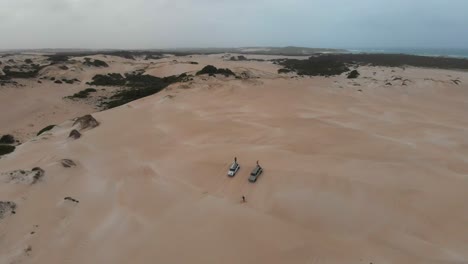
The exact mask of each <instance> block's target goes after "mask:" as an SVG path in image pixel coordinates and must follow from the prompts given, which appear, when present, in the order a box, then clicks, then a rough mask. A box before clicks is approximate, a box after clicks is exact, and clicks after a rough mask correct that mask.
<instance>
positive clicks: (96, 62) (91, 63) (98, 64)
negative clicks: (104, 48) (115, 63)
mask: <svg viewBox="0 0 468 264" xmlns="http://www.w3.org/2000/svg"><path fill="white" fill-rule="evenodd" d="M83 64H84V65H86V66H90V67H109V65H108V64H107V63H106V62H105V61H102V60H94V61H91V59H90V58H85V61H84V63H83Z"/></svg>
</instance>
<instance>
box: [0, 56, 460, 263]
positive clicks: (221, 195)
mask: <svg viewBox="0 0 468 264" xmlns="http://www.w3.org/2000/svg"><path fill="white" fill-rule="evenodd" d="M105 59H107V61H109V60H110V59H109V58H105ZM174 59H175V60H177V61H178V62H174V61H173V60H174ZM112 60H114V58H112ZM115 60H116V61H115V62H110V64H111V66H110V67H111V69H106V70H103V69H93V70H92V71H89V70H79V71H78V73H75V74H77V75H74V76H76V77H79V79H80V80H83V81H82V83H81V84H79V85H78V86H73V87H70V89H73V90H80V89H82V88H83V87H85V86H86V85H84V82H85V80H86V79H90V78H91V77H92V76H93V74H95V73H96V72H99V71H107V72H116V71H119V70H121V72H129V71H133V70H135V69H144V70H145V72H146V73H148V74H152V75H155V76H161V77H162V76H164V75H173V74H179V73H182V72H186V71H188V72H195V71H196V70H198V69H200V68H202V67H203V66H204V65H207V64H212V65H215V66H217V67H228V68H230V69H232V70H233V71H235V72H236V73H238V74H240V73H242V72H248V73H249V74H251V78H249V79H234V78H224V77H207V76H202V77H196V78H195V79H194V80H193V81H191V82H188V83H182V84H173V85H171V86H170V87H169V88H167V89H165V90H164V91H162V92H160V93H158V94H156V95H153V96H150V97H146V98H143V99H141V100H138V101H134V102H131V103H129V104H127V105H124V106H121V107H118V108H115V109H111V110H108V111H103V112H97V113H93V116H94V117H95V118H96V119H97V121H99V126H97V127H94V128H87V129H83V130H82V131H81V133H82V137H81V138H79V139H76V140H72V139H69V138H68V134H69V133H70V131H71V130H72V129H73V128H78V127H77V126H75V127H73V121H71V120H68V121H67V119H71V118H72V117H77V116H80V115H83V114H86V113H91V112H93V108H92V106H91V105H88V104H79V103H70V102H63V99H61V97H63V96H64V95H65V94H67V93H66V92H65V91H63V89H68V88H64V87H56V86H49V85H45V84H44V85H43V86H36V85H34V87H23V88H18V89H17V90H16V89H15V88H12V87H8V88H6V90H1V91H0V92H1V96H0V100H2V103H1V105H2V110H3V109H4V108H5V107H8V109H14V111H13V112H11V113H10V114H9V116H10V118H11V120H10V119H7V117H6V114H2V124H8V127H9V128H10V127H11V128H13V129H16V130H19V129H20V128H22V127H24V126H25V125H26V124H28V122H31V121H28V120H31V119H35V118H34V117H31V113H32V112H37V111H38V110H34V109H35V108H34V107H36V109H41V110H40V111H41V113H43V115H45V116H47V118H46V119H47V123H50V122H52V121H53V122H54V123H57V124H58V127H56V128H54V129H53V130H51V131H49V132H47V133H45V134H43V135H41V136H38V137H32V138H31V139H30V140H27V141H26V142H25V143H23V144H22V145H21V146H19V147H18V148H17V150H16V151H15V152H13V153H12V154H9V155H7V156H5V157H3V158H1V159H0V172H10V171H14V170H19V169H25V170H29V169H31V168H33V167H41V168H42V169H44V171H45V174H44V176H43V177H42V178H41V179H40V180H39V181H38V182H36V183H35V184H33V185H31V184H18V183H14V182H2V183H1V184H0V200H2V201H4V200H5V201H6V200H8V201H14V202H15V203H16V204H17V209H16V214H14V215H10V216H8V217H5V218H4V219H1V220H0V237H1V239H0V263H130V262H131V263H148V262H159V263H371V262H372V263H412V264H414V263H426V264H427V263H467V262H468V248H467V246H466V245H468V236H467V233H468V226H467V223H468V205H467V203H466V201H467V200H468V192H467V190H468V159H467V157H468V147H467V146H468V121H466V114H467V113H468V107H467V106H468V73H466V72H460V71H446V70H433V69H418V68H406V69H401V68H383V67H360V68H359V71H360V72H361V76H360V78H358V79H356V80H349V79H346V77H345V76H336V77H330V78H325V77H314V78H310V77H304V78H297V76H295V75H294V74H289V75H278V74H277V70H278V68H279V67H278V66H276V65H274V64H272V63H270V62H258V61H233V62H231V61H228V60H224V59H222V55H210V56H192V57H180V58H165V59H162V60H157V61H154V62H153V63H151V62H143V61H142V60H137V61H135V62H129V61H128V60H123V59H122V60H121V61H117V59H115ZM188 61H197V62H198V63H199V64H198V65H195V64H187V63H186V62H188ZM374 72H375V74H374ZM54 74H56V73H54ZM395 77H396V78H395ZM400 77H401V80H400ZM455 78H457V79H458V80H460V84H455V83H453V82H452V81H451V80H452V79H455ZM405 79H407V80H408V81H407V84H406V85H403V81H404V80H405ZM389 82H390V83H391V85H386V84H387V83H389ZM1 89H3V88H1ZM39 89H44V90H41V92H39V91H38V90H39ZM45 91H46V92H45ZM18 94H21V95H22V96H21V99H20V100H22V101H15V102H18V103H15V104H14V103H13V102H11V103H9V101H12V100H11V98H12V97H14V96H15V98H16V96H17V95H18ZM46 94H50V95H49V96H47V98H53V99H50V100H51V101H50V102H49V104H50V105H51V106H49V107H50V108H52V109H53V107H62V109H67V111H68V112H64V111H63V110H61V111H62V112H61V113H62V114H61V116H59V117H54V116H53V115H50V114H49V113H50V111H53V110H51V109H49V108H43V107H44V106H43V105H44V104H45V102H48V101H42V102H41V101H40V100H46V99H41V98H46ZM6 96H8V98H7V97H6ZM13 104H14V105H13ZM20 105H21V106H20ZM72 105H74V107H73V108H70V107H71V106H72ZM17 106H18V107H17ZM2 113H5V111H2ZM60 120H61V121H60ZM59 121H60V122H59ZM39 123H40V122H39ZM42 123H44V122H42ZM41 125H44V124H41ZM2 129H3V128H2ZM234 156H236V157H237V158H238V160H239V163H240V165H241V170H240V171H239V173H238V174H237V175H236V176H235V177H234V178H229V177H227V176H226V173H227V170H228V167H229V165H230V163H231V162H232V158H233V157H234ZM62 159H71V160H72V161H73V162H74V163H76V166H72V167H64V166H63V165H62V163H61V160H62ZM256 160H259V161H260V164H261V165H262V166H263V167H264V173H263V175H261V176H260V178H259V180H258V182H257V183H255V184H252V183H249V182H248V181H247V177H248V174H249V173H250V170H251V169H252V168H253V167H254V165H255V162H256ZM243 195H244V196H246V198H247V202H246V203H242V202H241V196H243ZM65 197H71V198H73V199H76V201H79V202H73V201H71V200H69V199H67V200H65V199H64V198H65Z"/></svg>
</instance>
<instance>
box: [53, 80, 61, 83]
mask: <svg viewBox="0 0 468 264" xmlns="http://www.w3.org/2000/svg"><path fill="white" fill-rule="evenodd" d="M54 83H57V84H62V83H63V82H62V81H61V80H55V81H54Z"/></svg>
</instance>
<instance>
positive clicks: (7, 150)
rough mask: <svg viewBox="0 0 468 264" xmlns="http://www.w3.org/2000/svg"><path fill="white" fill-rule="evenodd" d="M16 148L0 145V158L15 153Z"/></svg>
mask: <svg viewBox="0 0 468 264" xmlns="http://www.w3.org/2000/svg"><path fill="white" fill-rule="evenodd" d="M15 149H16V147H15V146H11V145H0V156H2V155H6V154H8V153H11V152H13V151H15Z"/></svg>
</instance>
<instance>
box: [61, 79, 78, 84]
mask: <svg viewBox="0 0 468 264" xmlns="http://www.w3.org/2000/svg"><path fill="white" fill-rule="evenodd" d="M60 81H61V82H57V81H55V83H68V84H74V83H75V82H80V80H78V79H76V78H75V79H66V78H63V79H61V80H60Z"/></svg>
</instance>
